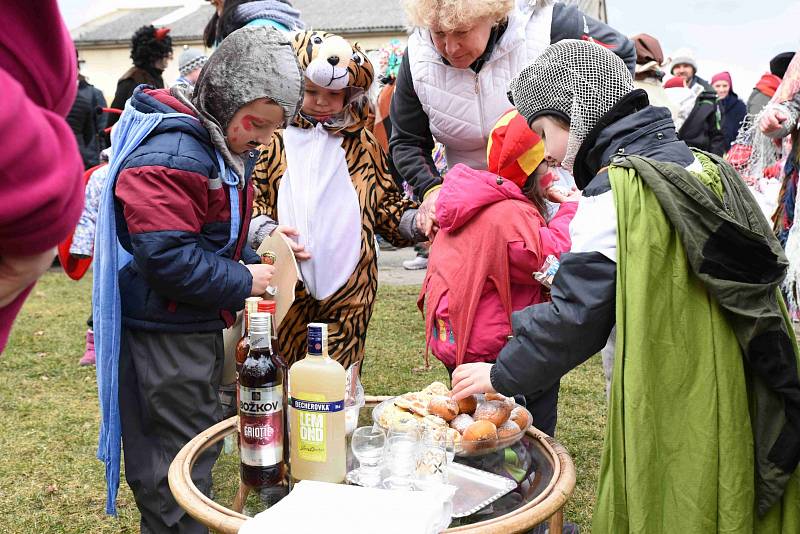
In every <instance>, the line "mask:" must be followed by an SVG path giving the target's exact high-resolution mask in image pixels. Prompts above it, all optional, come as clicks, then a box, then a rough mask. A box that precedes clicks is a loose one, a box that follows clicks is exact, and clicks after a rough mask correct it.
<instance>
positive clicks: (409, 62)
mask: <svg viewBox="0 0 800 534" xmlns="http://www.w3.org/2000/svg"><path fill="white" fill-rule="evenodd" d="M405 8H406V13H407V15H408V19H409V21H410V23H411V24H412V25H413V26H415V27H416V30H415V31H414V33H413V34H411V36H410V37H409V40H408V48H407V49H406V53H405V56H404V57H403V61H402V63H401V65H400V72H399V73H398V76H397V82H396V89H395V93H394V97H393V98H392V106H391V120H392V137H391V141H390V145H389V151H390V152H391V156H392V160H393V163H394V165H395V167H396V168H397V170H398V172H399V173H400V175H401V176H402V177H403V178H404V179H405V180H406V181H407V182H408V183H409V184H411V186H412V187H413V188H414V192H415V194H416V195H417V196H418V197H419V198H420V199H423V202H422V205H421V206H420V210H419V216H418V218H417V220H418V222H419V221H422V224H420V226H421V229H422V230H423V231H425V233H426V235H428V236H429V237H433V234H434V233H435V232H436V229H437V227H436V214H435V210H434V206H435V202H436V198H437V197H438V195H439V193H438V189H439V187H440V185H441V183H442V178H441V176H440V174H439V172H438V171H437V170H436V166H435V165H434V163H433V158H432V157H431V152H432V150H433V145H434V141H433V139H434V137H435V138H436V139H437V140H438V141H440V142H441V143H442V144H443V145H444V146H445V150H446V156H447V163H448V165H451V166H452V165H455V164H456V163H464V164H466V165H469V166H470V167H473V168H475V169H486V144H487V142H488V138H489V134H490V132H491V130H492V127H493V126H494V124H495V123H496V122H497V120H498V119H499V118H500V116H501V115H503V113H505V112H506V111H507V110H508V109H509V108H511V107H512V106H511V104H510V102H509V100H508V96H507V92H508V85H509V82H510V81H511V80H512V79H513V78H514V77H515V76H516V75H517V74H519V72H520V71H521V70H522V69H523V68H525V67H527V66H528V65H530V64H531V63H533V61H534V60H535V59H536V58H537V57H539V55H540V54H541V52H542V51H544V49H545V48H547V46H548V45H550V44H551V43H555V42H557V41H561V40H563V39H583V40H590V41H595V42H597V43H599V44H600V45H602V46H605V47H607V48H610V49H611V50H613V51H614V52H615V53H616V54H618V55H619V56H620V57H621V58H622V59H623V60H624V61H625V63H626V65H627V66H628V68H629V69H630V70H631V72H633V69H634V67H635V65H636V51H635V48H634V45H633V43H632V42H631V41H629V40H628V39H627V38H626V37H625V36H624V35H622V34H620V33H619V32H617V31H616V30H614V29H612V28H610V27H609V26H607V25H606V24H603V23H602V22H599V21H597V20H594V19H592V18H590V17H588V16H586V15H585V14H583V13H582V12H581V11H579V10H578V9H577V8H575V7H574V6H567V5H564V4H561V3H553V2H551V1H550V0H527V1H526V0H520V1H519V2H518V3H515V0H450V1H448V2H441V1H440V0H405ZM558 390H559V384H558V383H556V384H555V385H554V386H553V387H552V388H551V389H550V390H548V391H545V392H543V393H542V394H541V395H537V396H536V397H535V398H528V399H526V401H527V403H528V407H529V408H530V409H531V411H532V412H533V417H534V420H535V421H536V426H537V428H539V429H541V430H542V431H544V432H546V433H547V434H549V435H553V434H554V433H555V427H556V414H557V403H558Z"/></svg>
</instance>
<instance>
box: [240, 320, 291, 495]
mask: <svg viewBox="0 0 800 534" xmlns="http://www.w3.org/2000/svg"><path fill="white" fill-rule="evenodd" d="M284 376H285V371H284V367H283V366H282V365H280V362H279V361H278V359H277V357H276V355H275V353H274V352H273V350H272V343H271V339H270V316H269V315H268V314H266V313H254V314H252V315H251V316H250V350H249V351H248V353H247V358H246V359H245V361H244V364H243V365H242V369H241V371H240V372H239V381H238V384H237V390H238V393H239V455H240V459H241V466H240V467H241V476H242V482H243V483H244V484H245V485H247V486H249V487H251V488H264V487H269V486H275V485H278V484H280V483H281V482H282V481H283V479H284V476H285V474H286V473H285V470H286V464H285V462H284V457H283V437H284V435H283V417H284V404H285V400H284V399H285V397H284V388H283V384H284Z"/></svg>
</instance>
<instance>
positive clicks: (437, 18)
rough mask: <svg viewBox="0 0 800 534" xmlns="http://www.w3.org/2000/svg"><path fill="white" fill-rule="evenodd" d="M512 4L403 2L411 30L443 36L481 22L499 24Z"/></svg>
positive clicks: (495, 0)
mask: <svg viewBox="0 0 800 534" xmlns="http://www.w3.org/2000/svg"><path fill="white" fill-rule="evenodd" d="M514 1H515V0H403V7H404V8H405V10H406V15H407V16H408V21H409V23H410V24H411V25H412V26H417V27H420V28H431V27H433V26H436V28H437V29H439V30H441V31H445V32H449V31H453V30H455V29H458V28H465V27H469V26H472V25H473V24H475V22H477V21H478V20H480V19H489V20H492V21H494V22H500V21H501V20H503V19H505V18H506V17H507V16H508V15H509V14H510V13H511V11H512V10H513V9H514Z"/></svg>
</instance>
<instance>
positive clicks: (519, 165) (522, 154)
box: [486, 109, 544, 189]
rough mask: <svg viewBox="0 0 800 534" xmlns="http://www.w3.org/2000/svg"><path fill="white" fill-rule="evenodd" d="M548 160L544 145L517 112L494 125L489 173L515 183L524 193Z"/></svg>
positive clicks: (487, 150)
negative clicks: (530, 179)
mask: <svg viewBox="0 0 800 534" xmlns="http://www.w3.org/2000/svg"><path fill="white" fill-rule="evenodd" d="M543 159H544V143H542V139H541V138H540V137H539V136H538V135H536V134H535V133H533V130H531V129H530V128H529V127H528V123H527V122H526V121H525V118H524V117H523V116H522V115H520V114H519V113H518V112H517V110H516V109H511V110H509V111H507V112H506V113H505V114H504V115H503V116H502V117H500V120H498V121H497V124H495V125H494V128H493V129H492V133H491V135H490V136H489V145H488V146H487V147H486V162H487V165H488V170H489V172H491V173H493V174H496V175H498V176H501V177H503V178H505V179H506V180H511V181H512V182H514V183H515V184H517V185H518V186H519V188H520V189H522V188H523V187H524V186H525V182H527V181H528V177H529V176H531V175H532V174H533V171H535V170H536V167H538V166H539V164H540V163H541V162H542V160H543Z"/></svg>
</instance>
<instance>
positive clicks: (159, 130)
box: [114, 86, 258, 332]
mask: <svg viewBox="0 0 800 534" xmlns="http://www.w3.org/2000/svg"><path fill="white" fill-rule="evenodd" d="M131 103H132V105H133V106H134V107H135V108H136V109H137V110H138V111H141V112H143V113H154V112H159V113H174V112H176V111H177V112H182V113H187V114H189V115H193V113H192V111H191V110H189V109H188V108H187V107H185V106H184V105H183V104H181V103H180V101H178V100H177V99H175V98H174V97H172V96H171V95H170V93H169V91H168V90H166V89H152V88H148V87H147V86H140V87H138V88H137V89H136V91H135V92H134V94H133V96H132V97H131ZM256 155H257V154H255V153H250V154H249V155H248V159H247V162H246V165H245V171H246V174H247V176H248V177H249V175H250V172H251V171H252V169H253V167H254V165H255V161H256ZM248 183H249V180H248ZM114 192H115V196H116V219H117V233H118V235H119V239H120V242H121V243H122V246H123V248H125V250H127V251H128V252H130V253H131V254H132V255H133V260H132V261H131V262H130V263H129V264H128V265H126V266H125V267H123V268H122V269H121V270H120V273H119V284H120V294H121V298H122V315H123V319H122V320H123V324H124V325H125V326H127V327H129V328H134V329H140V330H154V331H173V332H209V331H214V330H221V329H222V328H224V327H225V326H229V325H230V324H232V321H233V317H234V312H235V311H237V310H240V309H241V308H242V307H243V306H244V299H245V298H246V297H248V296H250V291H251V288H252V283H253V279H252V276H251V275H250V271H248V269H247V268H246V267H245V266H244V265H242V264H240V263H239V262H238V261H239V259H242V260H244V262H245V263H258V256H257V255H256V253H255V252H254V251H253V250H252V249H251V248H250V247H249V246H248V245H247V242H246V237H247V230H248V227H249V222H250V214H251V210H252V200H253V194H252V187H246V188H245V189H244V190H243V191H239V206H240V209H241V213H240V220H241V228H240V231H239V233H238V238H237V241H236V243H235V244H234V245H233V246H232V247H231V248H230V249H229V250H228V251H227V252H225V253H224V254H223V255H217V254H216V252H217V251H218V250H220V249H221V248H222V247H224V246H225V244H226V243H227V242H228V239H229V237H230V227H231V211H230V198H229V188H228V187H227V186H224V185H223V184H222V183H221V180H220V179H219V176H218V171H217V159H216V155H215V152H214V147H213V146H212V144H211V141H210V138H209V135H208V132H207V130H206V129H205V128H203V126H202V125H201V124H200V122H199V121H197V120H195V119H192V118H167V119H164V120H163V121H162V122H161V123H160V124H159V125H158V126H157V127H156V129H155V130H154V131H153V132H152V133H151V134H150V136H148V137H147V138H146V139H145V140H144V142H143V143H142V144H141V145H140V146H139V147H138V148H137V149H136V150H135V151H134V152H133V153H132V154H131V155H130V156H129V157H128V158H127V159H126V160H125V161H124V162H123V164H122V166H121V168H120V172H119V175H118V177H117V183H116V185H115V190H114Z"/></svg>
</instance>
